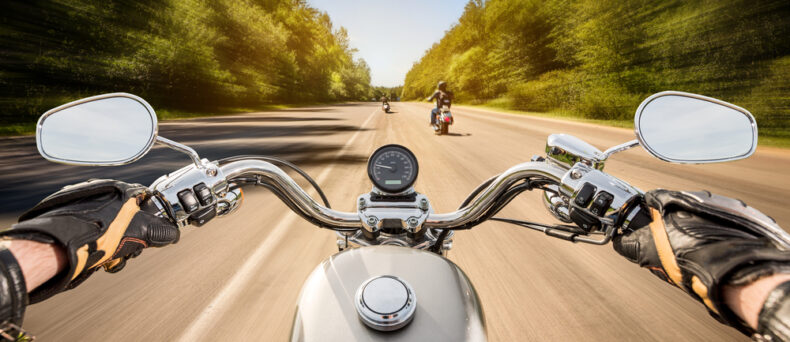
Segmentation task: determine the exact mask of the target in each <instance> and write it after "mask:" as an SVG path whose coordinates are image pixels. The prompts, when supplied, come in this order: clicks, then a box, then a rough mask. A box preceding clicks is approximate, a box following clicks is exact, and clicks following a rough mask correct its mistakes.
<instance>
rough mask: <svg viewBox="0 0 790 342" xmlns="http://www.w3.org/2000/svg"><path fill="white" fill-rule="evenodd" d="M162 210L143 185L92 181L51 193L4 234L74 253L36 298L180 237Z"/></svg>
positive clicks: (32, 295)
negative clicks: (160, 211) (58, 247)
mask: <svg viewBox="0 0 790 342" xmlns="http://www.w3.org/2000/svg"><path fill="white" fill-rule="evenodd" d="M157 211H158V210H157V208H156V206H155V204H153V203H152V201H151V199H150V193H149V192H148V190H147V188H146V187H144V186H142V185H140V184H128V183H124V182H121V181H115V180H89V181H87V182H83V183H79V184H75V185H71V186H66V187H64V188H63V189H61V190H60V191H58V192H56V193H54V194H52V195H50V196H49V197H47V198H45V199H44V200H43V201H41V202H40V203H39V204H38V205H36V206H35V207H33V208H32V209H30V210H29V211H27V212H26V213H24V214H23V215H22V216H21V217H20V218H19V223H17V224H15V225H14V226H12V227H11V228H10V229H8V230H5V231H3V232H0V237H10V238H14V239H27V240H34V241H39V242H44V243H55V244H59V245H61V246H62V247H63V249H64V251H65V252H66V254H68V263H69V264H68V269H67V271H65V272H61V274H59V275H57V276H55V277H54V278H52V279H50V280H49V281H48V282H46V283H44V284H42V285H41V286H39V287H38V288H36V289H35V290H34V291H33V292H31V293H30V302H31V303H36V302H39V301H42V300H44V299H47V298H49V297H51V296H53V295H54V294H56V293H59V292H61V291H64V290H67V289H72V288H74V287H76V286H77V285H79V284H80V283H82V281H84V280H85V279H87V278H88V277H89V276H90V275H91V274H93V272H94V271H96V270H97V269H98V268H99V267H100V266H104V268H105V270H106V271H108V272H113V273H114V272H117V271H120V270H121V269H122V268H123V267H124V266H125V265H126V261H127V260H128V259H129V258H130V257H136V256H137V255H139V254H140V253H141V252H142V250H143V248H146V247H161V246H165V245H168V244H171V243H175V242H177V241H178V238H179V235H180V233H179V231H178V228H177V227H176V226H175V225H174V224H173V223H171V222H170V221H168V220H166V219H164V218H160V217H158V216H156V215H155V213H156V212H157Z"/></svg>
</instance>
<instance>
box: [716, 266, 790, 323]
mask: <svg viewBox="0 0 790 342" xmlns="http://www.w3.org/2000/svg"><path fill="white" fill-rule="evenodd" d="M786 282H790V274H788V273H779V274H772V275H769V276H765V277H762V278H759V279H757V280H755V281H753V282H750V283H749V284H746V285H741V286H733V285H726V286H724V289H723V294H724V300H725V302H726V303H727V306H728V307H729V308H730V309H731V310H732V311H733V312H734V313H735V314H736V315H738V317H740V318H741V319H742V320H743V321H744V322H746V323H747V324H748V325H749V326H750V327H752V328H755V329H756V328H757V324H758V318H759V316H760V312H761V310H762V309H763V306H764V304H765V303H766V299H768V297H769V294H770V293H771V292H772V291H774V290H775V289H777V288H778V287H779V286H780V285H782V284H783V283H786Z"/></svg>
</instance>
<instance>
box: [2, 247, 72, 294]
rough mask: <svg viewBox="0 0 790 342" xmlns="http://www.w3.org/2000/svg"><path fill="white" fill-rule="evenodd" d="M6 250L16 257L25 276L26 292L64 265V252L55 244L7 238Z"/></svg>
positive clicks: (52, 275) (54, 273) (53, 274)
mask: <svg viewBox="0 0 790 342" xmlns="http://www.w3.org/2000/svg"><path fill="white" fill-rule="evenodd" d="M7 243H8V250H9V251H11V254H13V255H14V258H16V260H17V263H19V268H21V269H22V274H23V276H24V278H25V285H26V286H27V292H30V291H33V290H34V289H35V288H36V287H38V286H39V285H41V284H43V283H44V282H46V281H47V280H49V279H51V278H52V277H54V276H55V275H57V274H58V273H59V272H60V271H62V270H63V269H64V268H65V267H66V253H65V252H64V251H63V249H62V248H61V247H60V246H57V245H55V244H48V243H41V242H36V241H30V240H9V241H8V242H7Z"/></svg>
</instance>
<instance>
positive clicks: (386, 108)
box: [381, 103, 390, 113]
mask: <svg viewBox="0 0 790 342" xmlns="http://www.w3.org/2000/svg"><path fill="white" fill-rule="evenodd" d="M381 110H383V111H384V113H389V112H390V104H389V103H384V104H382V105H381Z"/></svg>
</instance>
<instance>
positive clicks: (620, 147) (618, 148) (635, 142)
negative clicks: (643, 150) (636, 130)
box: [601, 139, 639, 160]
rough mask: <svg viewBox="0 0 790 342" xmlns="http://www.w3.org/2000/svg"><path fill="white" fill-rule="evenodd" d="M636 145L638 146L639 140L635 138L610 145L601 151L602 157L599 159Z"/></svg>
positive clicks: (604, 158)
mask: <svg viewBox="0 0 790 342" xmlns="http://www.w3.org/2000/svg"><path fill="white" fill-rule="evenodd" d="M637 146H639V140H636V139H634V140H631V141H629V142H625V143H622V144H620V145H617V146H612V147H610V148H609V149H607V150H606V151H604V152H603V158H601V160H606V159H608V158H609V156H611V155H613V154H615V153H619V152H623V151H625V150H628V149H631V148H634V147H637Z"/></svg>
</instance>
